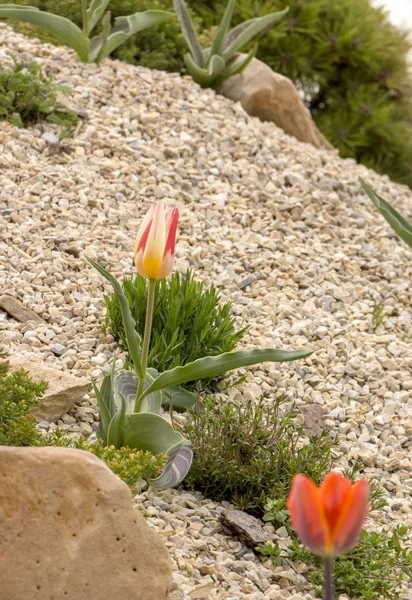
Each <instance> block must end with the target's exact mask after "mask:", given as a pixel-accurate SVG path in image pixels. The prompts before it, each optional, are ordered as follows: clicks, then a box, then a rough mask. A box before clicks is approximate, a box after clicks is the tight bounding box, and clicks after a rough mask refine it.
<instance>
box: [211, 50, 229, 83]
mask: <svg viewBox="0 0 412 600" xmlns="http://www.w3.org/2000/svg"><path fill="white" fill-rule="evenodd" d="M225 67H226V62H225V61H224V60H223V58H222V57H221V56H217V55H214V56H212V58H211V59H210V62H209V65H208V71H209V73H210V75H211V76H212V77H213V78H215V77H218V76H219V75H220V74H221V73H222V72H223V71H224V69H225Z"/></svg>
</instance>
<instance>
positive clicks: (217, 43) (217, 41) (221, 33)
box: [210, 0, 236, 56]
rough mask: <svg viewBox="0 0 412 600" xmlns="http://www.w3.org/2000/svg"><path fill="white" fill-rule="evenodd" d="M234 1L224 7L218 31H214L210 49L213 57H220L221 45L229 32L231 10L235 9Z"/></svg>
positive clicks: (230, 0) (231, 0)
mask: <svg viewBox="0 0 412 600" xmlns="http://www.w3.org/2000/svg"><path fill="white" fill-rule="evenodd" d="M235 4H236V0H229V2H228V3H227V6H226V10H225V13H224V15H223V17H222V20H221V21H220V25H219V28H218V30H217V31H216V35H215V37H214V39H213V42H212V47H211V49H210V54H211V55H212V56H213V55H214V54H218V55H220V54H221V52H222V49H223V44H224V41H225V37H226V34H227V32H228V30H229V26H230V22H231V20H232V16H233V9H234V8H235Z"/></svg>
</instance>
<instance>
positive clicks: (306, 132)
mask: <svg viewBox="0 0 412 600" xmlns="http://www.w3.org/2000/svg"><path fill="white" fill-rule="evenodd" d="M244 56H245V55H244V54H240V55H239V57H238V58H239V59H240V58H242V57H244ZM218 92H219V93H220V94H222V95H223V96H226V98H230V99H231V100H233V101H234V102H240V103H241V105H242V106H243V108H244V109H245V111H246V112H247V113H248V114H249V115H251V116H252V117H258V118H259V119H260V120H261V121H272V122H273V123H276V125H277V126H278V127H280V128H281V129H283V131H285V132H286V133H287V134H289V135H293V136H294V137H295V138H297V139H298V140H300V141H301V142H307V143H309V144H313V146H316V148H326V149H332V148H333V146H331V144H329V142H328V141H327V140H326V138H325V137H324V136H323V135H322V134H321V132H320V131H319V129H318V128H317V127H316V125H315V123H314V122H313V119H312V117H311V114H310V112H309V110H308V109H307V108H306V106H305V105H304V103H303V102H302V100H301V98H300V96H299V93H298V91H297V89H296V88H295V86H294V85H293V83H292V82H291V80H290V79H288V78H287V77H284V76H283V75H280V74H279V73H275V72H274V71H272V69H271V68H270V67H268V66H267V65H266V64H265V63H263V62H261V61H260V60H257V59H256V58H254V59H253V60H252V61H251V62H250V63H249V65H248V66H247V67H246V69H245V70H244V71H243V72H242V73H240V74H239V75H233V76H232V77H229V79H227V80H226V81H225V82H224V83H223V84H222V85H221V86H220V88H219V89H218Z"/></svg>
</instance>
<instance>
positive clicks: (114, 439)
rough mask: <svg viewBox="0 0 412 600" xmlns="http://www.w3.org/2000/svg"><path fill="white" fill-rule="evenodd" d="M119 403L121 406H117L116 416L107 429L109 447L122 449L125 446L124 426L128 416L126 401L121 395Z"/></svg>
mask: <svg viewBox="0 0 412 600" xmlns="http://www.w3.org/2000/svg"><path fill="white" fill-rule="evenodd" d="M119 401H120V406H119V405H118V406H117V411H116V414H115V415H114V417H113V419H112V420H111V421H110V425H109V427H108V429H107V445H108V446H114V447H115V448H121V447H122V446H124V445H125V443H124V442H123V425H124V420H125V416H126V401H125V399H124V397H123V396H122V395H121V394H119Z"/></svg>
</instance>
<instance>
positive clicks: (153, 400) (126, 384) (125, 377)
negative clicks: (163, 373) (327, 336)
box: [114, 369, 162, 414]
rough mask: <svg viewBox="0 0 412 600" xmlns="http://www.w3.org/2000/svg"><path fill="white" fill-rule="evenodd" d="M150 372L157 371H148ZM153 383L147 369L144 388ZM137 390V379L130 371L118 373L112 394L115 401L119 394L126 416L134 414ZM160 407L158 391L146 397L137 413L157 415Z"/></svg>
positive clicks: (160, 401)
mask: <svg viewBox="0 0 412 600" xmlns="http://www.w3.org/2000/svg"><path fill="white" fill-rule="evenodd" d="M150 371H155V372H156V373H157V371H156V370H155V369H150ZM153 381H154V377H152V375H151V374H150V373H149V369H148V370H147V372H146V383H145V388H147V387H149V385H151V384H152V383H153ZM138 389H139V378H138V377H136V375H135V374H134V373H133V372H132V371H125V370H122V371H119V372H118V373H117V374H116V377H115V378H114V393H115V397H116V399H117V397H118V394H121V395H122V396H123V397H124V399H125V401H126V412H127V413H128V414H130V413H134V411H135V403H136V395H137V390H138ZM161 406H162V392H161V391H160V390H159V391H157V392H153V394H149V395H148V396H146V397H145V398H144V400H143V402H142V405H141V407H140V411H139V412H150V413H155V414H159V412H160V408H161Z"/></svg>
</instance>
